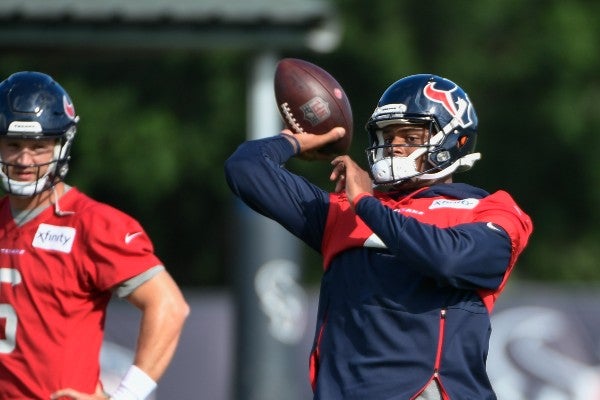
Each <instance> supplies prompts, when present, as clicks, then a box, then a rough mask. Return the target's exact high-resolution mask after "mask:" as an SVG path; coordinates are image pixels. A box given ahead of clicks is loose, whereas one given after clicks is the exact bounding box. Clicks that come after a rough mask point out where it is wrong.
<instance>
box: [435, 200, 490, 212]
mask: <svg viewBox="0 0 600 400" xmlns="http://www.w3.org/2000/svg"><path fill="white" fill-rule="evenodd" d="M477 204H479V200H477V199H462V200H446V199H437V200H434V201H433V203H431V205H430V206H429V209H430V210H434V209H436V208H461V209H465V210H470V209H473V208H475V207H476V206H477Z"/></svg>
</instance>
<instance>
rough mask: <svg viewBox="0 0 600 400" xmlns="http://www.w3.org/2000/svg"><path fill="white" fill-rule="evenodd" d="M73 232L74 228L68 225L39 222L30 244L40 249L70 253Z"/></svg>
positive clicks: (73, 238)
mask: <svg viewBox="0 0 600 400" xmlns="http://www.w3.org/2000/svg"><path fill="white" fill-rule="evenodd" d="M75 233H76V230H75V228H71V227H69V226H55V225H48V224H40V226H39V227H38V230H37V232H36V233H35V237H34V238H33V243H32V245H33V247H37V248H40V249H45V250H56V251H61V252H63V253H70V252H71V249H72V248H73V241H74V240H75Z"/></svg>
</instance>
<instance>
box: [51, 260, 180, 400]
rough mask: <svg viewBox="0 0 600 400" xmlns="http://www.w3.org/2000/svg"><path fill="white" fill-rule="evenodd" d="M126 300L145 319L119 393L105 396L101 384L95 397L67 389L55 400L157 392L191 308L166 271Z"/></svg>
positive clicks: (120, 397) (116, 398) (119, 399)
mask: <svg viewBox="0 0 600 400" xmlns="http://www.w3.org/2000/svg"><path fill="white" fill-rule="evenodd" d="M134 279H135V278H134ZM126 299H127V300H129V301H130V302H131V303H132V304H133V305H135V306H136V307H137V308H138V309H139V310H140V311H141V312H142V319H141V322H140V330H139V334H138V340H137V347H136V351H135V357H134V361H133V365H132V366H131V368H130V369H129V371H128V372H127V374H126V375H125V376H124V377H123V380H122V381H121V384H120V385H119V387H118V388H117V389H116V391H115V393H113V394H110V395H109V394H106V393H104V391H103V390H102V386H101V385H100V384H99V385H98V387H97V388H96V391H95V393H92V394H87V393H81V392H79V391H76V390H74V389H71V388H65V389H61V390H58V391H56V392H55V393H53V394H52V396H51V397H50V398H51V399H61V398H68V399H73V400H105V399H111V400H123V399H131V398H141V399H144V398H146V397H147V396H148V395H149V394H150V393H151V392H152V391H153V390H154V388H155V387H156V382H157V381H158V380H159V379H160V378H161V377H162V375H163V374H164V372H165V371H166V369H167V367H168V366H169V364H170V362H171V360H172V358H173V355H174V354H175V350H176V348H177V344H178V342H179V337H180V335H181V331H182V329H183V326H184V322H185V320H186V318H187V316H188V314H189V305H188V304H187V302H186V300H185V298H184V297H183V294H182V293H181V291H180V289H179V287H178V286H177V284H176V283H175V281H174V280H173V278H172V277H171V276H170V275H169V273H168V272H167V271H166V270H165V269H160V270H159V272H158V273H156V274H155V275H154V276H152V277H151V278H150V279H148V280H145V281H144V283H142V284H141V285H139V286H138V287H137V288H135V289H134V290H133V291H132V292H131V293H130V294H129V295H128V296H127V297H126ZM132 395H133V396H134V397H132Z"/></svg>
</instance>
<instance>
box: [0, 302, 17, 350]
mask: <svg viewBox="0 0 600 400" xmlns="http://www.w3.org/2000/svg"><path fill="white" fill-rule="evenodd" d="M2 320H4V334H2V332H1V331H0V338H1V339H0V354H7V353H10V352H11V351H13V350H14V349H15V345H16V342H15V338H16V335H17V314H16V313H15V309H14V308H13V307H12V306H11V305H10V304H0V321H2ZM1 326H2V324H0V327H1Z"/></svg>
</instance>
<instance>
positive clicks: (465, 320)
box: [225, 136, 532, 400]
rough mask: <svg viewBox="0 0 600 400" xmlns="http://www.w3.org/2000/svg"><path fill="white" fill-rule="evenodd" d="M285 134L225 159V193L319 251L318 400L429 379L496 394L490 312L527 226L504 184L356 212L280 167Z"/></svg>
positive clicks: (470, 394)
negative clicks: (489, 361)
mask: <svg viewBox="0 0 600 400" xmlns="http://www.w3.org/2000/svg"><path fill="white" fill-rule="evenodd" d="M292 156H294V149H293V146H292V145H291V143H290V142H289V141H288V140H287V139H285V138H284V137H281V136H276V137H272V138H267V139H260V140H255V141H248V142H245V143H243V144H242V145H241V146H240V147H239V148H238V149H237V150H236V151H235V153H234V154H233V155H232V156H231V157H230V158H229V159H228V160H227V162H226V164H225V172H226V178H227V182H228V184H229V185H230V187H231V189H232V191H233V192H234V193H235V194H236V195H237V196H238V197H239V198H241V199H242V200H243V201H244V202H245V203H246V204H247V205H248V206H250V207H251V208H252V209H254V210H256V211H257V212H259V213H261V214H262V215H264V216H266V217H268V218H271V219H273V220H275V221H277V222H278V223H280V224H281V225H282V226H284V227H285V228H286V229H287V230H289V231H290V232H291V233H292V234H294V235H295V236H297V237H298V238H300V239H301V240H302V241H304V242H305V243H306V244H308V245H309V246H310V247H312V248H313V249H315V250H316V251H318V252H320V253H321V254H323V257H324V265H323V268H324V270H325V272H324V274H323V278H322V282H321V289H320V299H319V310H318V320H317V327H316V330H315V340H314V346H313V351H312V354H311V358H310V372H311V380H312V382H311V383H312V385H313V390H314V399H321V400H337V399H344V400H352V399H356V400H358V399H360V400H364V399H369V400H384V399H385V400H392V399H394V400H401V399H402V400H404V399H411V398H414V397H416V396H417V395H418V394H419V393H420V392H421V391H422V390H423V389H424V388H425V387H426V386H427V385H428V384H429V383H430V382H431V380H432V379H436V380H437V381H438V383H439V384H440V386H441V387H442V391H443V395H444V397H445V398H449V399H457V400H467V399H474V400H475V399H476V400H482V399H495V395H494V392H493V390H492V387H491V384H490V382H489V379H488V377H487V373H486V369H485V361H486V358H487V351H488V342H489V337H490V333H491V327H490V319H489V313H490V312H491V310H492V307H493V303H494V301H495V300H496V298H497V296H498V295H499V293H500V292H501V290H502V289H503V287H504V284H505V282H506V279H507V277H508V275H509V273H510V271H511V269H512V267H513V266H514V264H515V262H516V259H517V256H518V255H519V254H520V252H521V251H522V250H523V249H524V247H525V245H526V243H527V240H528V237H529V235H530V233H531V230H532V227H531V221H530V219H529V217H528V216H527V215H526V214H525V213H523V212H522V211H521V210H520V209H519V208H518V206H517V205H516V204H515V203H514V202H513V200H512V198H510V196H509V195H508V194H507V193H506V192H502V191H499V192H496V193H494V194H492V195H490V194H488V193H487V192H485V191H483V190H481V189H478V188H475V187H472V186H469V185H466V184H459V183H454V184H441V185H434V186H432V187H428V188H424V189H420V190H417V191H415V192H413V193H410V194H408V195H407V194H402V195H401V194H389V193H376V194H375V195H374V196H364V197H362V198H360V200H359V201H358V202H357V203H356V206H355V211H353V210H352V209H351V208H350V206H349V203H348V201H347V199H346V198H345V195H344V194H343V193H341V194H335V193H328V192H326V191H324V190H322V189H321V188H319V187H317V186H315V185H313V184H311V183H310V182H308V181H307V180H306V179H305V178H303V177H301V176H298V175H295V174H293V173H291V172H290V171H288V170H287V169H286V168H285V166H284V164H285V162H286V161H287V160H288V159H289V158H290V157H292Z"/></svg>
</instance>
